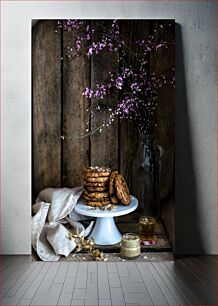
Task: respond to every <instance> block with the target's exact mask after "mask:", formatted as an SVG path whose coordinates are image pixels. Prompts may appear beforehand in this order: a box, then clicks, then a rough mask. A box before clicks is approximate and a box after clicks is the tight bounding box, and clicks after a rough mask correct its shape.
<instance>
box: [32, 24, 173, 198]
mask: <svg viewBox="0 0 218 306" xmlns="http://www.w3.org/2000/svg"><path fill="white" fill-rule="evenodd" d="M96 22H97V23H99V22H100V23H101V24H102V25H103V26H106V27H107V25H108V23H109V21H100V20H99V21H90V23H91V24H93V23H95V24H96ZM160 22H161V23H162V22H164V21H160ZM160 22H158V21H152V20H122V21H120V25H121V33H122V35H123V36H124V40H125V41H126V42H127V45H128V46H129V48H131V47H132V46H133V41H135V40H137V39H142V38H146V37H147V36H148V35H149V33H151V32H152V31H153V30H154V28H155V27H156V26H158V24H159V23H160ZM166 22H167V21H166ZM54 28H55V23H54V22H53V21H42V22H40V23H38V24H36V25H35V26H34V30H33V139H34V141H33V154H34V155H33V167H34V168H33V169H34V178H33V185H34V194H33V196H35V195H36V194H37V192H38V191H40V189H42V188H44V187H46V186H54V187H59V186H68V187H71V186H75V185H79V184H81V183H82V168H83V167H84V166H86V165H88V164H89V165H97V164H98V165H106V166H109V167H111V168H113V169H119V170H120V172H121V173H122V174H123V175H124V176H125V178H126V179H127V182H128V184H129V187H130V191H131V192H132V193H134V194H135V192H134V188H133V186H134V182H135V180H136V178H135V177H134V175H133V168H134V163H133V160H134V159H135V157H136V153H137V147H138V141H139V134H138V132H137V130H136V129H135V127H134V126H133V125H132V124H131V123H129V122H125V121H122V122H119V121H118V120H117V121H116V122H115V124H114V125H112V126H110V127H108V128H106V129H104V130H102V132H101V133H96V134H94V135H92V136H91V137H90V138H82V139H81V138H76V137H77V136H79V133H80V131H81V130H83V131H84V130H85V128H86V120H87V118H86V117H87V113H86V108H87V106H88V104H89V103H91V105H92V106H94V105H95V103H96V101H93V99H92V100H91V101H87V100H86V99H85V98H84V97H83V96H82V90H83V89H84V88H85V87H86V86H89V85H94V83H95V81H96V80H99V81H103V80H104V79H106V77H107V73H108V71H110V70H112V71H116V72H118V70H119V65H118V62H117V57H116V56H115V55H113V54H108V52H103V53H102V54H101V55H98V56H93V57H91V59H88V58H87V57H83V58H82V57H80V58H78V57H77V58H73V59H72V60H71V61H67V59H66V58H65V57H64V56H63V55H64V53H65V52H66V48H67V47H68V46H72V43H73V38H74V37H73V35H74V34H73V33H72V32H64V31H63V33H62V34H61V33H60V34H56V33H55V32H54ZM61 35H62V36H61ZM160 35H161V37H160V38H161V39H162V40H166V41H167V42H169V43H170V42H173V41H174V23H173V22H172V28H171V29H168V30H167V31H163V33H162V34H160ZM61 50H62V52H61ZM61 56H63V57H64V59H63V61H62V62H61V60H60V58H61ZM126 60H127V62H129V63H134V61H135V60H136V59H134V58H131V56H129V57H127V58H126ZM147 60H148V71H153V72H155V73H156V74H157V75H159V74H161V73H166V72H167V71H168V70H171V69H172V67H173V66H174V44H169V46H168V49H159V50H158V51H157V52H155V53H154V54H152V56H151V55H149V56H148V58H147ZM61 71H62V74H61ZM42 86H43V87H42ZM117 98H119V97H115V96H113V97H109V98H108V99H107V101H106V102H107V103H116V100H117ZM103 119H104V113H103V114H102V115H101V116H100V115H97V116H96V117H95V120H92V121H91V126H92V128H93V129H95V128H97V127H98V125H99V124H101V122H102V120H103ZM158 122H159V124H158V126H157V129H156V132H155V140H156V143H158V144H159V145H161V146H162V147H163V149H164V155H163V159H162V169H161V180H160V184H161V186H160V188H161V192H160V195H161V199H164V198H166V197H167V196H169V194H173V192H174V90H173V89H172V87H165V88H163V89H161V93H160V96H159V108H158ZM61 135H66V136H67V138H65V139H64V140H62V141H61V140H60V136H61ZM68 137H71V138H68ZM135 195H136V196H138V197H139V196H140V195H139V194H135Z"/></svg>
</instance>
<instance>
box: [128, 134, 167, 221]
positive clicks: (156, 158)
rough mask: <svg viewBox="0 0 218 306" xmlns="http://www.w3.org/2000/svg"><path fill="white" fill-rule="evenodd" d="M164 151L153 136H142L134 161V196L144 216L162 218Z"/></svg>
mask: <svg viewBox="0 0 218 306" xmlns="http://www.w3.org/2000/svg"><path fill="white" fill-rule="evenodd" d="M162 155H163V149H162V147H161V146H160V145H158V144H156V142H155V140H154V136H153V134H142V133H141V134H140V137H139V141H138V149H137V153H136V155H135V158H134V160H133V183H132V191H133V194H134V195H135V196H136V197H137V198H138V201H139V209H138V210H139V212H140V215H143V216H153V217H156V218H157V219H158V218H159V217H160V171H161V158H162Z"/></svg>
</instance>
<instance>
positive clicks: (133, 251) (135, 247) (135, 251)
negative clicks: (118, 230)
mask: <svg viewBox="0 0 218 306" xmlns="http://www.w3.org/2000/svg"><path fill="white" fill-rule="evenodd" d="M140 254H141V246H140V239H139V236H138V235H136V234H133V233H126V234H124V235H123V237H122V240H121V247H120V256H121V257H122V258H126V259H134V258H137V257H138V256H139V255H140Z"/></svg>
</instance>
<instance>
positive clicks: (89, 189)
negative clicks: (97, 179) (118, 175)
mask: <svg viewBox="0 0 218 306" xmlns="http://www.w3.org/2000/svg"><path fill="white" fill-rule="evenodd" d="M85 190H86V191H88V192H96V191H107V190H108V188H107V187H105V186H104V187H98V186H85Z"/></svg>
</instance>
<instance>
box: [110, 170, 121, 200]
mask: <svg viewBox="0 0 218 306" xmlns="http://www.w3.org/2000/svg"><path fill="white" fill-rule="evenodd" d="M117 174H118V171H113V172H112V173H111V175H110V182H109V193H110V199H111V202H112V203H113V204H117V203H118V202H119V200H118V198H117V196H116V191H115V186H114V179H115V177H116V175H117Z"/></svg>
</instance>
